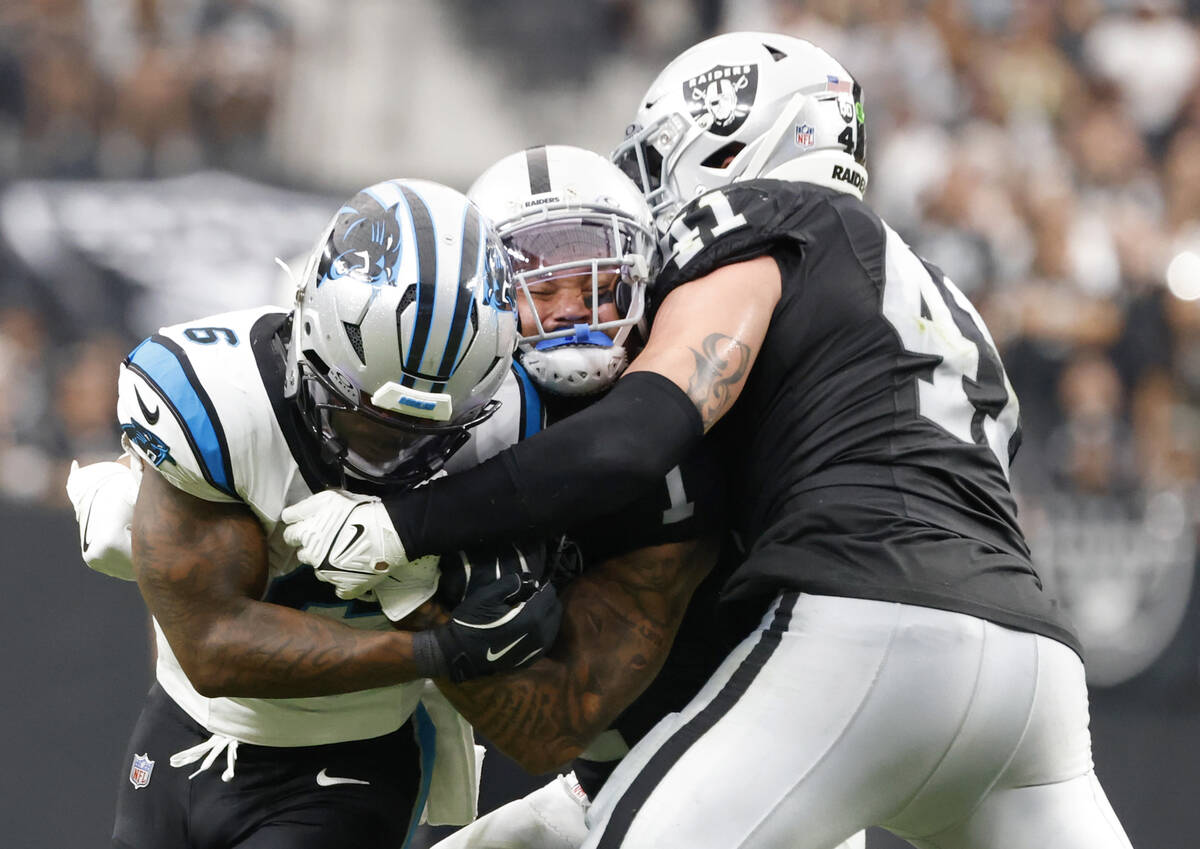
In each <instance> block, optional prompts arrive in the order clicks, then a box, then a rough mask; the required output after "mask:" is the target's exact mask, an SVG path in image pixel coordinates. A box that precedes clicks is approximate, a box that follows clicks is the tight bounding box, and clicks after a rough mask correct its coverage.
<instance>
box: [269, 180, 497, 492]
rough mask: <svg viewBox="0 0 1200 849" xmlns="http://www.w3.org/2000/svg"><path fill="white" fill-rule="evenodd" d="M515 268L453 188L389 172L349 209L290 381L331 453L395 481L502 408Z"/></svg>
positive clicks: (298, 316) (415, 476)
mask: <svg viewBox="0 0 1200 849" xmlns="http://www.w3.org/2000/svg"><path fill="white" fill-rule="evenodd" d="M511 274H512V272H511V268H510V266H509V264H508V260H507V258H506V256H505V255H504V251H503V248H502V246H501V244H500V241H499V238H498V237H497V236H496V234H495V231H494V230H493V229H492V228H491V226H490V225H489V224H488V222H487V219H486V216H484V215H482V214H481V213H480V212H479V210H478V209H477V208H476V206H475V204H473V203H471V202H470V201H469V200H468V199H467V198H466V197H465V196H463V195H462V194H460V193H459V192H456V191H454V190H453V189H450V188H447V187H445V186H442V185H439V184H437V183H431V182H427V181H424V180H388V181H386V182H383V183H378V184H376V185H374V186H370V187H369V188H366V189H364V190H363V191H361V192H359V193H358V194H357V195H355V196H354V197H353V198H352V199H350V200H349V201H347V202H346V203H345V204H344V205H343V206H342V208H341V209H340V210H339V211H338V213H337V214H336V215H335V216H334V218H333V221H332V222H330V224H329V226H328V227H327V228H326V230H325V232H324V233H323V234H322V236H321V238H320V239H319V240H318V242H317V245H316V247H315V248H314V250H313V252H312V255H311V256H310V258H309V260H308V263H307V264H306V266H305V269H304V272H303V274H302V276H301V279H300V281H299V285H298V289H297V293H296V306H295V309H294V311H293V314H292V328H291V341H290V343H289V347H288V372H287V381H286V386H285V391H286V393H287V395H288V396H289V397H294V398H296V399H297V401H298V402H299V405H300V408H301V412H302V414H303V416H304V419H305V421H306V423H307V425H308V426H309V428H310V429H311V430H312V431H313V433H314V434H315V435H316V436H317V438H318V439H319V440H320V441H321V445H322V453H323V456H324V459H325V460H326V462H329V463H332V462H334V461H335V460H336V462H338V463H339V464H340V465H341V467H342V469H343V470H344V471H347V472H349V473H351V474H353V475H355V476H357V477H360V478H364V479H366V480H371V481H375V482H377V483H388V484H396V483H399V484H413V483H417V482H419V481H421V480H423V479H425V478H427V477H428V476H429V475H430V474H432V473H433V472H435V471H437V469H439V468H440V467H441V465H442V464H443V463H444V462H445V460H446V459H447V458H448V457H449V456H450V455H451V454H452V453H453V452H454V451H455V450H457V449H458V448H459V447H460V446H461V445H462V444H463V443H464V442H465V441H466V438H467V429H468V428H471V427H473V426H474V425H476V424H478V423H479V422H481V421H483V420H484V419H486V418H487V417H488V416H489V415H491V414H492V412H494V411H495V408H496V406H497V402H495V401H493V400H492V396H493V395H494V394H495V392H496V390H497V389H498V388H499V387H500V384H501V382H502V381H503V380H504V376H505V374H507V372H508V370H509V367H510V364H511V362H512V354H513V349H514V347H515V345H516V313H515V311H514V309H513V306H514V304H513V299H512V277H511Z"/></svg>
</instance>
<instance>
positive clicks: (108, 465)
mask: <svg viewBox="0 0 1200 849" xmlns="http://www.w3.org/2000/svg"><path fill="white" fill-rule="evenodd" d="M140 483H141V474H140V473H139V471H138V470H135V469H131V468H130V467H129V466H125V465H122V464H121V463H114V462H111V461H110V462H104V463H91V464H89V465H87V466H81V465H79V463H77V462H76V461H74V460H72V461H71V473H70V474H69V475H67V497H68V498H69V499H71V505H72V506H73V507H74V508H75V520H76V522H78V524H79V550H80V553H81V554H82V555H83V562H84V563H86V564H87V565H88V566H89V567H90V568H92V569H95V570H96V571H97V572H101V573H103V574H105V575H110V576H111V577H113V578H120V579H121V580H123V581H132V580H133V550H132V549H133V546H132V544H131V542H130V538H131V530H130V529H131V526H132V524H133V505H134V504H135V503H136V502H137V495H138V486H139V485H140Z"/></svg>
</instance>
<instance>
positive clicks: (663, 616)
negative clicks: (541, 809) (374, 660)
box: [438, 541, 716, 772]
mask: <svg viewBox="0 0 1200 849" xmlns="http://www.w3.org/2000/svg"><path fill="white" fill-rule="evenodd" d="M715 551H716V546H715V545H711V544H708V541H704V542H700V541H693V542H688V543H680V544H672V545H663V546H656V547H653V548H649V549H645V550H642V551H639V552H634V553H633V554H630V555H625V556H623V557H620V558H615V559H613V560H610V561H608V562H606V563H604V564H601V565H600V566H599V567H597V568H595V569H593V570H590V571H588V572H585V573H584V574H583V575H582V576H581V577H580V578H578V579H577V580H576V581H575V583H573V584H572V585H571V586H570V587H569V588H568V589H567V590H566V592H565V593H564V595H563V601H564V604H565V606H566V611H565V615H564V618H563V625H562V629H561V631H560V632H559V638H558V642H557V643H556V644H555V647H554V649H553V651H552V652H551V654H550V656H549V657H547V658H545V659H543V660H541V661H539V662H537V663H535V664H533V665H532V666H530V667H528V668H526V669H524V670H522V671H521V672H518V673H516V674H513V675H508V676H504V677H500V678H488V679H480V680H477V681H472V682H470V683H468V684H463V685H457V686H453V685H450V684H446V683H444V682H438V686H439V687H441V689H442V690H443V692H445V693H446V695H447V696H448V697H449V699H450V701H451V702H453V703H454V705H455V707H457V708H458V709H459V711H460V712H462V714H463V715H464V716H466V717H467V719H469V720H470V721H471V722H472V723H473V724H474V725H475V727H476V728H478V729H479V731H480V732H481V733H482V734H483V735H484V736H485V737H487V738H488V739H489V740H490V741H491V742H492V743H493V744H495V745H496V746H497V747H498V748H499V749H500V750H501V751H503V752H504V753H505V754H507V755H509V756H510V757H512V758H514V759H515V760H516V761H517V762H518V763H520V764H521V765H522V766H523V767H525V769H527V770H529V771H530V772H547V771H549V770H551V769H554V768H556V767H558V766H560V765H562V764H564V763H566V762H567V761H569V760H570V759H571V758H573V757H575V756H576V755H578V754H579V752H581V751H582V750H583V749H584V748H586V747H587V745H588V744H589V743H590V742H591V741H592V739H593V738H594V737H595V736H596V735H597V734H599V733H600V732H601V731H604V730H605V729H606V728H608V727H609V725H610V724H611V723H612V721H613V720H614V719H615V718H616V716H617V714H619V713H620V712H621V711H622V710H624V709H625V707H627V706H628V705H629V704H630V703H631V702H632V701H633V700H634V699H635V698H637V696H638V695H639V694H640V693H641V692H642V690H644V689H645V688H646V686H647V685H649V683H650V682H651V681H652V680H653V679H654V676H655V675H657V674H658V671H659V669H660V668H661V667H662V663H663V661H664V660H665V659H666V656H667V652H668V651H669V650H670V647H671V642H672V640H673V639H674V637H675V632H676V630H677V629H678V628H679V622H680V620H681V619H682V618H683V611H684V609H685V608H686V607H687V603H688V600H689V599H690V598H691V594H692V592H693V591H694V590H695V587H696V585H697V584H698V583H699V582H700V580H702V579H703V577H704V575H705V574H706V573H707V571H708V568H710V567H711V564H712V560H713V559H715Z"/></svg>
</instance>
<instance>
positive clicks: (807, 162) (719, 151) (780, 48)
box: [613, 32, 867, 232]
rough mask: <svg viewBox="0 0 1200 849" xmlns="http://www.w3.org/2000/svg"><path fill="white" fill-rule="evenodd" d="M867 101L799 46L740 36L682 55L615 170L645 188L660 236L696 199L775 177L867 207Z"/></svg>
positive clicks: (644, 106) (830, 62) (662, 79)
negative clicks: (732, 185) (730, 186)
mask: <svg viewBox="0 0 1200 849" xmlns="http://www.w3.org/2000/svg"><path fill="white" fill-rule="evenodd" d="M865 156H866V134H865V125H864V114H863V108H862V92H861V90H860V88H859V86H858V83H856V82H855V81H854V79H853V78H852V77H851V76H850V74H849V73H847V72H846V69H845V68H843V67H842V66H841V65H840V64H838V62H837V61H836V60H834V58H833V57H832V56H830V55H829V54H828V53H826V52H825V51H824V50H822V49H821V48H819V47H817V46H815V45H813V44H811V43H810V42H807V41H804V40H802V39H799V38H792V37H791V36H786V35H775V34H772V33H757V32H738V33H729V34H727V35H719V36H716V37H715V38H710V39H708V40H707V41H702V42H700V43H699V44H697V45H696V46H695V47H692V48H690V49H689V50H687V51H685V52H684V53H682V54H680V56H679V57H677V58H676V59H675V60H674V61H672V62H671V63H670V64H669V65H667V67H666V68H665V69H664V70H663V72H662V73H661V74H659V75H658V78H657V79H655V81H654V82H653V84H651V86H650V89H649V91H647V92H646V96H645V97H643V98H642V100H641V106H640V108H639V109H638V112H637V117H636V118H635V120H634V123H633V124H631V125H630V127H629V129H628V130H627V131H626V138H625V141H624V142H622V143H621V144H620V145H619V146H618V147H617V148H616V150H614V151H613V161H614V162H616V163H617V165H619V166H620V167H621V170H622V171H624V172H625V173H626V174H628V175H629V176H630V177H631V178H633V180H634V181H635V182H636V183H637V184H638V185H639V186H640V187H641V189H642V190H643V192H645V194H646V198H647V200H649V201H650V204H651V207H652V208H653V211H654V216H655V223H656V224H657V225H658V227H659V230H660V231H664V232H665V230H666V228H667V226H668V225H669V224H670V222H671V219H672V218H673V217H674V215H675V213H676V212H678V211H679V209H680V207H681V206H682V205H684V204H686V203H687V202H688V201H690V200H691V199H692V198H694V197H697V196H698V195H701V194H703V193H704V192H706V191H708V190H710V189H716V188H720V187H721V186H724V185H726V184H728V183H732V182H734V181H736V180H751V179H755V178H758V177H772V178H778V179H784V180H799V181H803V182H808V183H816V184H818V185H821V186H827V187H829V188H833V189H838V190H840V191H843V192H848V193H849V194H852V195H855V196H856V197H858V198H860V199H861V198H862V195H863V191H864V190H865V189H866V186H867V170H866V168H865V167H864V164H863V163H864V161H865Z"/></svg>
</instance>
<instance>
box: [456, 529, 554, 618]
mask: <svg viewBox="0 0 1200 849" xmlns="http://www.w3.org/2000/svg"><path fill="white" fill-rule="evenodd" d="M546 551H547V544H546V541H545V540H544V539H541V538H540V537H539V538H537V539H533V540H520V541H518V542H510V543H508V544H506V545H504V546H501V547H500V548H494V547H479V548H472V549H469V550H467V551H456V552H454V553H453V554H444V555H442V559H441V562H440V563H439V564H438V568H439V569H441V572H442V574H441V577H440V578H439V579H438V588H437V600H438V601H439V602H440V603H441V605H442V606H443V607H445V608H446V609H447V610H453V609H454V608H455V607H457V606H458V605H459V604H461V603H462V602H463V600H464V599H466V598H467V597H469V596H472V595H474V594H475V593H477V592H479V590H481V589H483V588H484V587H486V586H487V585H488V584H490V583H492V582H493V581H498V580H500V579H501V578H503V577H504V576H505V575H516V576H517V577H519V578H521V579H522V580H526V579H529V578H532V579H533V580H534V581H535V582H537V583H538V584H540V583H541V582H542V579H543V577H544V576H545V573H546Z"/></svg>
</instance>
